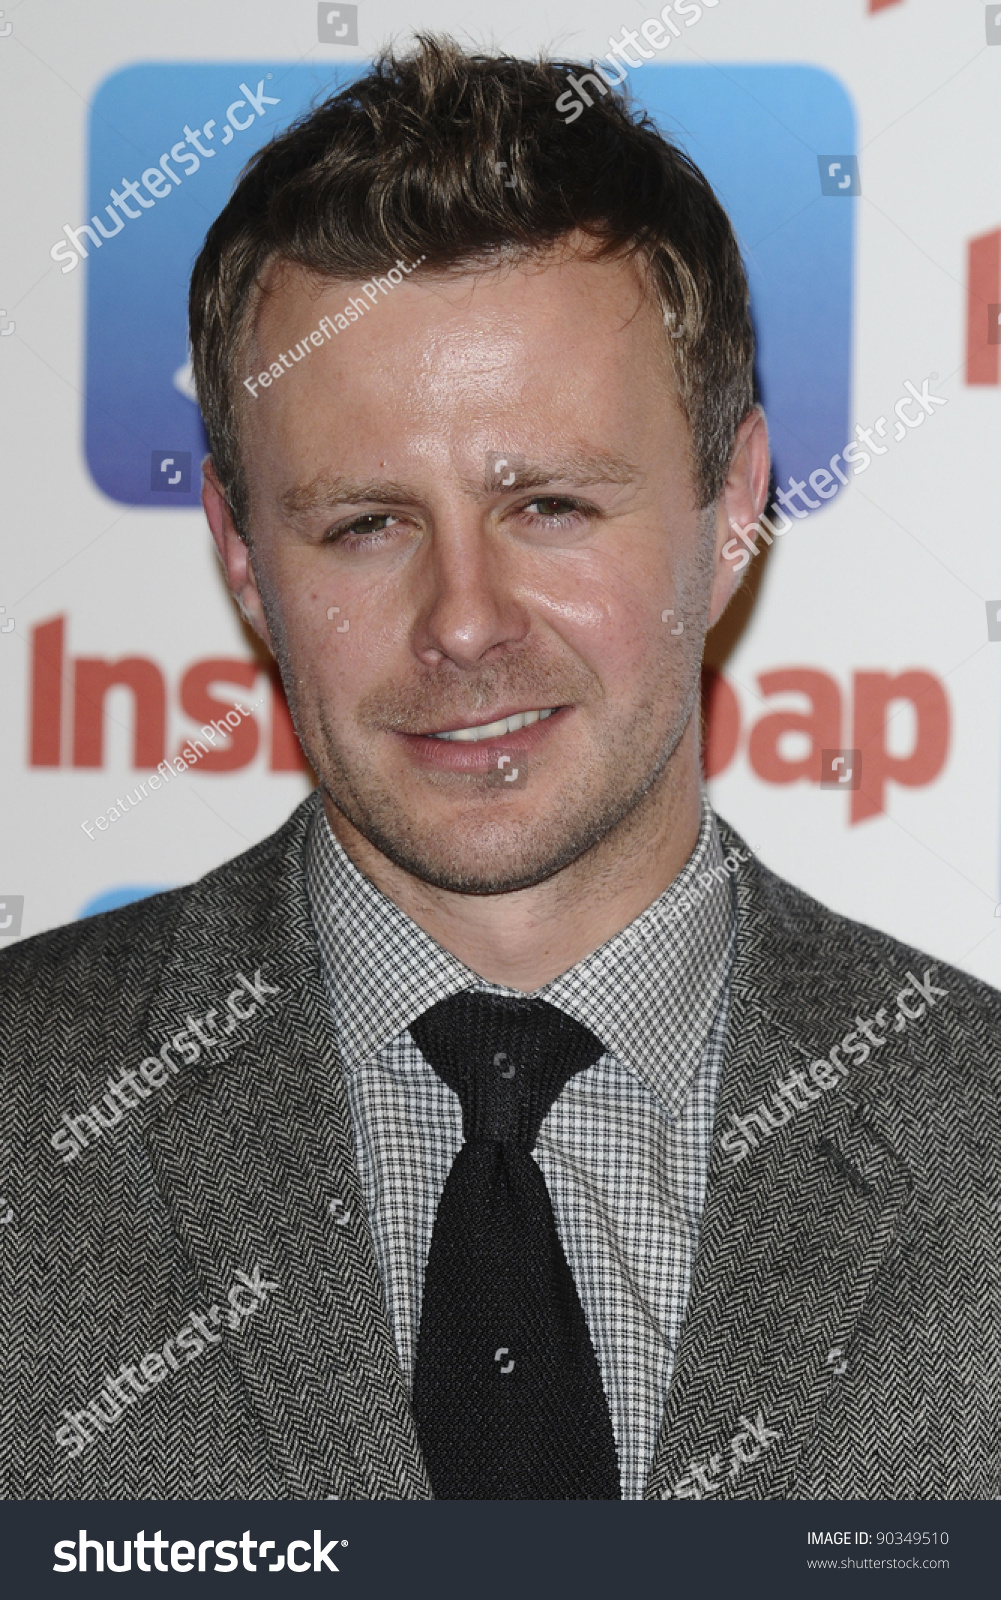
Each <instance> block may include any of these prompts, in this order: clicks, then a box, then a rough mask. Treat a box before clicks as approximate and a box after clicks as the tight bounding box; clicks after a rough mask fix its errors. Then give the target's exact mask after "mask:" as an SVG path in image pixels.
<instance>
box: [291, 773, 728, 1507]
mask: <svg viewBox="0 0 1001 1600" xmlns="http://www.w3.org/2000/svg"><path fill="white" fill-rule="evenodd" d="M722 860H723V853H722V847H721V845H720V839H719V833H718V830H717V827H716V819H715V816H714V814H713V811H712V808H711V807H710V805H709V802H708V799H707V798H706V797H705V796H704V795H703V799H702V821H701V827H700V830H699V836H698V840H697V842H696V846H695V849H694V851H693V852H692V855H691V856H690V857H689V859H688V861H687V863H686V864H685V866H684V868H683V869H682V871H681V872H680V873H679V874H678V876H677V878H675V880H674V882H673V883H672V884H670V885H669V887H668V888H667V889H666V890H665V891H664V893H663V894H662V895H660V897H659V898H658V899H657V900H655V901H654V902H653V904H652V905H650V906H648V907H647V909H646V910H645V911H644V912H642V914H641V915H640V916H638V917H637V918H636V919H635V920H634V921H633V922H631V923H630V924H629V926H628V927H626V928H624V929H622V931H621V932H620V933H617V934H616V935H615V936H614V937H613V938H612V939H609V940H608V941H607V943H605V944H604V945H602V946H601V947H600V948H599V949H597V950H595V951H593V952H592V954H591V955H589V956H587V957H585V959H584V960H583V961H579V962H578V963H577V965H576V966H574V967H571V968H570V970H569V971H567V972H564V973H562V974H561V975H560V976H559V977H557V978H554V979H553V980H552V981H551V982H550V983H548V984H546V985H545V986H544V987H543V988H541V989H539V990H537V991H536V994H537V995H538V996H539V998H541V999H544V1000H548V1001H549V1003H550V1004H551V1005H554V1006H558V1007H559V1008H560V1009H562V1010H563V1011H565V1012H566V1013H567V1014H568V1015H569V1016H572V1017H574V1018H576V1020H577V1021H578V1022H581V1023H583V1024H584V1025H585V1027H588V1028H590V1029H591V1030H592V1031H593V1032H594V1033H595V1034H597V1035H598V1037H599V1038H600V1039H601V1040H602V1041H603V1042H604V1044H605V1047H606V1048H605V1054H604V1055H602V1056H601V1057H600V1059H599V1060H598V1061H596V1062H595V1063H594V1065H593V1066H591V1067H589V1068H588V1069H587V1070H586V1071H584V1072H582V1073H580V1074H578V1075H577V1076H576V1077H574V1078H572V1079H571V1080H570V1082H569V1083H568V1084H567V1085H566V1087H565V1088H564V1090H563V1092H562V1093H561V1094H560V1096H559V1098H558V1099H557V1100H556V1102H555V1103H554V1105H553V1107H552V1109H551V1110H550V1112H549V1114H548V1116H547V1117H546V1120H545V1122H544V1123H543V1125H542V1131H541V1133H540V1135H539V1139H538V1143H537V1145H536V1147H535V1152H534V1154H535V1158H536V1160H537V1161H538V1164H539V1166H540V1168H541V1169H542V1173H543V1175H544V1177H545V1179H546V1183H547V1185H548V1188H549V1193H550V1196H551V1197H552V1203H553V1211H554V1214H555V1218H556V1226H557V1229H558V1232H559V1235H560V1240H561V1243H562V1245H563V1249H564V1252H565V1254H566V1257H567V1261H568V1262H569V1265H570V1268H571V1271H572V1272H573V1275H574V1278H575V1280H576V1283H577V1291H578V1294H579V1295H580V1300H581V1304H582V1306H583V1309H584V1314H585V1316H586V1318H587V1322H588V1327H589V1328H590V1332H591V1340H592V1343H593V1345H594V1350H595V1355H596V1357H597V1360H598V1367H599V1370H600V1372H601V1377H602V1382H603V1384H604V1388H605V1394H606V1397H607V1399H608V1406H609V1411H610V1413H611V1418H612V1428H613V1431H614V1434H615V1442H616V1447H617V1450H618V1457H619V1466H620V1471H621V1480H622V1496H623V1499H627V1500H638V1499H642V1497H643V1489H644V1486H645V1482H646V1477H647V1473H648V1471H649V1467H650V1463H651V1460H652V1458H653V1453H654V1448H655V1446H656V1443H657V1435H658V1432H659V1429H660V1423H661V1419H662V1417H663V1413H664V1406H665V1402H666V1399H667V1389H668V1384H669V1383H670V1379H671V1371H672V1367H673V1363H674V1356H675V1351H676V1350H677V1346H678V1341H679V1339H680V1336H681V1325H682V1321H683V1319H684V1314H685V1306H686V1303H687V1300H688V1291H689V1285H690V1282H691V1274H692V1266H693V1262H694V1259H695V1248H696V1243H697V1238H698V1227H699V1217H700V1214H701V1210H702V1202H703V1198H704V1194H705V1185H706V1172H707V1168H708V1162H709V1150H710V1142H711V1134H712V1123H713V1111H714V1106H715V1099H716V1087H717V1081H718V1077H719V1068H720V1062H721V1059H722V1051H723V1037H724V1030H725V1023H726V1006H727V989H728V982H729V972H730V964H731V961H732V956H733V945H734V935H735V920H734V918H735V913H734V897H733V886H732V884H731V883H730V882H729V880H728V879H727V878H726V876H725V874H724V873H723V872H720V873H719V874H717V875H716V876H715V877H712V878H710V879H709V881H708V882H707V881H706V877H705V876H704V877H703V879H702V881H701V882H700V881H699V875H700V874H703V875H708V874H710V873H711V872H712V869H713V868H714V867H720V866H721V864H722ZM306 872H307V883H308V887H309V899H310V907H311V912H312V917H313V922H314V925H315V928H316V933H317V938H318V941H319V948H320V957H321V963H322V967H323V974H324V981H325V984H326V988H327V992H328V994H329V997H330V1005H331V1011H332V1015H333V1021H334V1026H335V1029H336V1033H337V1039H338V1045H339V1048H340V1052H341V1057H342V1060H343V1063H344V1072H345V1079H346V1086H347V1094H348V1101H349V1105H350V1109H351V1118H352V1123H353V1128H354V1139H355V1148H356V1154H357V1160H358V1169H359V1174H360V1177H361V1182H362V1189H363V1192H364V1195H365V1202H366V1206H367V1210H368V1221H369V1226H370V1228H371V1231H372V1237H373V1241H374V1245H375V1254H376V1261H377V1263H378V1267H379V1274H380V1277H381V1280H382V1287H383V1293H384V1295H385V1299H386V1305H387V1309H388V1312H389V1320H390V1325H391V1327H392V1330H393V1334H394V1337H395V1340H396V1347H397V1350H398V1352H399V1358H400V1365H401V1368H402V1370H403V1373H404V1375H405V1377H406V1378H407V1381H408V1382H410V1383H412V1379H413V1364H414V1353H415V1349H416V1343H417V1333H418V1329H419V1327H420V1314H421V1290H422V1286H423V1282H424V1269H425V1265H426V1262H427V1256H428V1249H429V1246H430V1242H431V1231H432V1228H433V1226H434V1219H435V1212H436V1210H437V1207H438V1201H439V1198H440V1196H441V1191H442V1189H443V1187H444V1184H445V1180H446V1178H447V1177H448V1173H449V1169H450V1168H451V1165H452V1162H453V1161H454V1159H455V1157H456V1155H457V1153H458V1151H459V1148H460V1146H461V1144H462V1113H461V1109H460V1106H459V1100H458V1097H457V1096H456V1095H455V1094H454V1093H453V1091H452V1090H451V1089H449V1088H448V1087H447V1085H446V1084H445V1083H444V1082H443V1081H442V1079H441V1078H439V1077H438V1075H437V1073H435V1072H434V1071H433V1070H432V1068H431V1067H430V1066H429V1065H428V1064H427V1062H426V1061H425V1060H424V1058H423V1056H422V1055H421V1054H420V1051H419V1050H418V1049H417V1046H416V1044H415V1043H414V1041H413V1039H412V1037H411V1035H410V1033H409V1032H408V1028H409V1025H410V1023H411V1022H413V1021H415V1020H416V1018H417V1017H419V1016H420V1015H421V1013H422V1012H424V1011H426V1010H427V1009H428V1008H429V1007H430V1006H432V1005H434V1004H435V1002H436V1001H439V1000H443V999H445V998H447V997H448V996H449V995H453V994H456V993H458V992H459V991H460V990H463V989H480V990H486V991H488V992H490V993H493V994H503V995H519V996H520V995H521V993H522V991H516V990H512V989H506V988H503V987H500V986H498V985H495V984H488V983H486V982H484V980H483V979H482V978H480V977H478V976H477V974H476V973H474V972H472V971H471V970H470V969H469V968H468V967H466V966H464V965H463V963H462V962H461V961H459V960H458V959H457V958H456V957H455V956H453V955H451V954H450V953H449V952H448V951H446V950H444V949H442V947H441V946H440V945H438V944H437V943H436V942H435V941H434V940H433V939H432V938H431V937H430V936H429V935H428V934H426V933H425V932H424V931H423V929H421V928H419V927H418V926H417V924H416V923H415V922H413V921H412V920H411V919H410V918H409V917H408V916H406V915H405V913H404V912H403V911H401V910H400V909H399V908H398V907H397V906H396V905H394V904H393V902H392V901H391V900H389V899H387V898H386V896H385V895H383V894H382V893H381V892H380V891H379V890H378V889H377V888H376V887H375V886H374V884H372V883H371V882H370V881H369V880H368V879H367V878H365V877H364V876H363V875H362V874H361V873H360V872H359V871H358V870H357V868H356V867H355V866H354V864H353V862H352V861H351V860H350V859H349V857H348V856H347V854H346V853H345V851H344V850H343V848H342V847H341V845H340V844H339V843H338V841H337V840H336V839H335V837H334V835H333V834H332V832H331V830H330V827H329V825H328V823H327V820H326V815H325V813H324V810H323V807H322V805H321V804H320V803H319V801H318V802H317V806H316V815H315V817H314V819H313V823H312V825H311V827H310V831H309V836H308V842H307V860H306ZM685 895H687V896H689V897H690V902H691V903H690V905H689V906H687V907H686V906H685V905H684V902H683V897H684V896H685Z"/></svg>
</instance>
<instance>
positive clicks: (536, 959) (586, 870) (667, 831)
mask: <svg viewBox="0 0 1001 1600" xmlns="http://www.w3.org/2000/svg"><path fill="white" fill-rule="evenodd" d="M687 743H688V739H687V737H686V738H685V739H684V740H683V741H682V746H679V748H678V749H677V750H676V751H675V757H674V759H673V760H672V762H671V763H670V764H669V768H670V769H673V770H669V771H666V772H665V773H664V774H663V776H662V778H661V781H660V782H659V783H658V784H657V785H655V786H654V788H653V789H652V790H651V791H650V793H649V794H648V795H647V796H646V797H645V799H644V800H643V801H642V802H641V803H640V805H639V806H637V807H636V809H635V811H634V812H632V813H631V814H630V816H629V817H627V818H625V819H624V821H623V822H621V823H620V824H619V825H618V827H617V828H615V829H613V831H612V833H610V834H608V835H607V836H606V837H605V839H603V840H602V841H601V842H600V843H599V844H598V845H596V846H595V847H594V848H593V849H591V850H589V851H587V852H586V854H585V855H583V856H581V857H580V858H579V859H578V860H577V861H574V862H572V863H571V864H570V865H569V866H568V867H565V868H563V870H562V871H561V872H558V873H556V874H555V875H554V876H553V877H552V878H548V879H547V880H546V881H545V882H544V883H538V884H534V885H532V886H531V887H530V888H526V889H516V890H512V891H511V892H510V893H507V894H496V895H476V894H457V893H454V892H453V891H451V890H447V889H438V888H435V887H433V886H432V885H430V884H427V883H424V882H423V881H422V880H421V879H420V878H416V877H414V876H413V875H412V874H411V873H409V872H407V871H405V870H404V869H403V868H402V867H399V866H397V865H396V863H395V862H392V861H390V860H389V859H388V858H387V857H386V856H384V855H383V854H382V852H381V851H380V850H378V849H376V847H375V846H374V845H373V844H371V843H370V842H369V840H368V839H366V838H365V836H364V835H363V834H361V833H359V831H358V829H357V828H355V827H354V826H353V825H352V824H351V823H350V822H348V820H347V818H346V817H345V816H344V814H343V813H342V812H341V811H339V810H338V809H337V807H336V806H335V805H334V804H333V802H332V801H331V800H330V798H329V796H328V795H327V794H324V797H323V799H324V806H325V808H326V814H327V820H328V822H329V824H330V827H331V830H332V831H333V833H334V835H335V837H336V838H337V839H338V841H339V842H340V844H341V845H342V846H343V848H344V849H345V851H346V852H347V854H348V855H349V856H350V858H351V860H352V861H353V862H354V864H355V866H356V867H357V868H358V870H359V871H360V872H363V873H364V874H365V876H366V877H367V878H369V879H371V881H372V882H373V883H374V884H375V886H376V888H378V889H380V890H381V891H382V893H383V894H384V895H386V896H387V898H388V899H390V900H392V901H393V903H394V904H395V905H397V906H399V908H400V910H401V911H403V912H404V913H405V914H406V915H407V916H408V917H410V918H412V920H413V921H414V922H416V923H417V925H418V927H420V928H423V930H424V932H425V933H427V934H429V935H430V936H431V938H432V939H434V940H435V941H436V943H438V944H440V945H441V946H442V947H443V948H444V949H445V950H449V951H450V952H451V953H452V955H454V956H457V957H458V959H459V960H460V961H461V962H462V963H463V964H464V965H465V966H467V967H469V968H470V969H471V970H472V971H473V972H475V973H477V974H478V975H479V976H480V977H481V978H484V979H485V980H486V981H487V982H488V983H496V984H499V985H502V986H504V987H506V988H510V989H520V990H523V991H524V992H525V993H532V992H533V991H534V990H536V989H541V988H542V986H543V985H544V984H546V983H549V982H550V981H551V979H553V978H556V977H558V976H559V975H560V973H562V972H566V971H568V970H569V969H570V968H571V967H573V966H576V964H577V962H578V961H582V960H583V959H584V957H585V956H588V955H590V953H591V951H592V950H597V949H598V947H599V946H600V945H603V944H604V943H605V942H606V941H607V940H608V939H611V938H612V937H613V936H614V935H615V934H616V933H619V932H620V931H621V930H622V929H623V928H625V927H628V925H629V923H630V922H633V921H634V920H635V918H636V917H638V916H639V915H640V913H641V912H643V911H645V910H646V908H647V906H649V905H651V904H652V903H653V901H654V900H656V899H657V898H658V896H659V895H661V894H662V893H663V892H664V890H665V889H666V888H667V886H668V885H669V884H670V883H671V882H673V880H674V879H675V878H676V877H677V875H678V873H679V872H680V871H681V869H682V867H683V866H684V865H685V862H686V861H687V860H688V858H689V856H690V855H691V853H692V851H693V850H694V848H695V844H696V841H697V839H698V834H699V824H700V820H701V802H700V788H699V779H698V768H697V765H696V764H694V763H692V762H690V761H689V762H686V763H685V766H684V768H683V769H682V770H681V771H679V770H678V767H677V761H678V758H679V757H682V756H683V748H682V747H683V746H684V745H686V744H687ZM672 779H673V780H674V781H673V782H672V781H671V780H672Z"/></svg>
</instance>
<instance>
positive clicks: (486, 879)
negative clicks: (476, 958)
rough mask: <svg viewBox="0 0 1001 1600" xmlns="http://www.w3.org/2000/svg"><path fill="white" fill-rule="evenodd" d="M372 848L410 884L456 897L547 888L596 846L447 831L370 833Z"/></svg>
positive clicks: (507, 833) (498, 831)
mask: <svg viewBox="0 0 1001 1600" xmlns="http://www.w3.org/2000/svg"><path fill="white" fill-rule="evenodd" d="M360 831H362V832H364V833H365V836H366V838H367V839H368V842H369V844H372V845H374V846H375V848H376V849H377V850H378V851H379V852H380V853H381V854H382V855H384V856H386V857H387V858H388V860H390V861H391V862H392V863H393V864H394V866H397V867H399V868H401V869H402V870H403V871H404V872H406V873H408V874H409V875H410V876H411V877H412V878H417V879H418V880H419V881H420V882H421V883H426V884H428V885H429V886H430V887H432V888H435V889H445V890H448V891H449V892H450V893H452V894H470V895H496V894H513V893H514V892H515V891H516V890H518V889H530V888H532V887H533V886H534V885H535V884H537V883H545V882H546V880H547V879H548V878H552V877H555V875H556V874H557V873H558V872H561V871H563V869H564V868H565V867H568V866H570V864H571V863H572V862H573V861H575V860H577V858H578V857H579V856H580V855H582V854H584V852H585V851H586V850H588V849H589V848H590V846H591V844H592V843H593V842H594V841H593V840H592V839H590V838H585V839H583V840H580V841H578V840H576V839H568V838H567V837H566V836H565V835H564V837H563V838H562V839H560V840H559V841H557V840H534V841H533V840H531V838H530V837H526V832H525V831H521V830H518V831H516V830H513V829H508V828H497V827H490V828H487V829H484V830H483V831H482V832H480V831H479V830H477V829H469V828H466V829H463V830H461V832H460V830H459V828H458V827H456V828H454V829H443V830H441V832H440V833H438V832H435V833H431V834H429V835H427V836H424V837H421V836H420V834H419V833H418V832H416V831H411V832H409V833H408V835H407V836H406V837H401V836H400V835H399V834H396V835H394V836H393V837H392V838H390V837H380V833H379V830H378V829H372V828H366V829H362V830H360Z"/></svg>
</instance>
